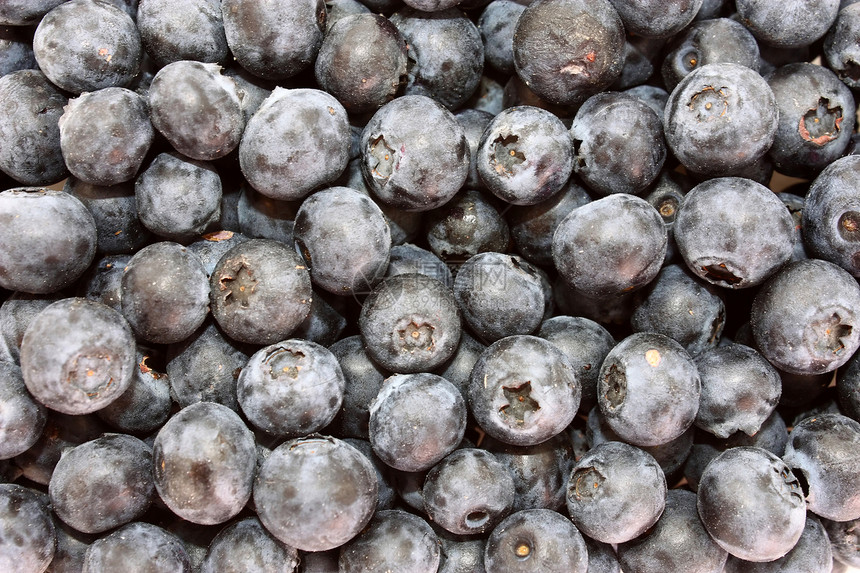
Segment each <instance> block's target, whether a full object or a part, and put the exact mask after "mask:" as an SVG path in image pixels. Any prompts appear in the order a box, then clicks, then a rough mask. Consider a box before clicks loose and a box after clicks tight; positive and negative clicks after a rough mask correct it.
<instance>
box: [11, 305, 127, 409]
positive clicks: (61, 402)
mask: <svg viewBox="0 0 860 573" xmlns="http://www.w3.org/2000/svg"><path fill="white" fill-rule="evenodd" d="M135 364H136V363H135V345H134V337H133V336H132V333H131V329H130V328H129V325H128V323H127V322H126V321H125V319H123V318H122V315H121V314H119V313H118V312H117V311H115V310H113V309H112V308H110V307H108V306H105V305H103V304H101V303H98V302H94V301H90V300H86V299H82V298H68V299H63V300H60V301H57V302H55V303H53V304H52V305H50V306H49V307H47V308H46V309H45V310H43V311H42V312H41V313H39V314H38V315H37V316H36V318H34V319H33V321H32V322H31V323H30V326H29V327H27V331H26V333H25V334H24V340H23V341H22V343H21V371H22V373H23V374H24V383H25V384H26V385H27V389H28V390H29V391H30V393H31V394H32V395H33V396H34V397H35V398H36V399H37V400H38V401H39V402H41V403H42V404H44V405H45V406H47V407H49V408H51V409H52V410H57V411H59V412H63V413H65V414H88V413H90V412H95V411H96V410H99V409H101V408H103V407H105V406H107V405H108V404H109V403H111V402H112V401H113V400H115V399H116V398H118V397H119V396H120V395H121V394H122V393H123V392H124V391H125V390H126V388H128V386H129V384H131V380H132V376H133V373H134V372H133V371H134V367H135Z"/></svg>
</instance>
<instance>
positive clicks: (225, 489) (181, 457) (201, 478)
mask: <svg viewBox="0 0 860 573" xmlns="http://www.w3.org/2000/svg"><path fill="white" fill-rule="evenodd" d="M256 457H257V453H256V450H255V448H254V435H253V434H252V433H251V431H250V430H249V429H248V428H247V427H246V426H245V423H244V422H243V421H242V419H241V418H239V415H238V414H236V413H235V412H234V411H233V410H230V409H229V408H227V407H226V406H222V405H221V404H216V403H214V402H198V403H197V404H192V405H191V406H188V407H187V408H183V409H182V410H180V411H179V412H177V413H176V414H174V415H173V416H172V417H171V418H170V419H169V420H168V421H167V423H165V424H164V426H162V427H161V429H160V430H159V431H158V434H157V436H156V438H155V443H154V444H153V447H152V461H153V468H154V469H153V475H154V477H155V487H156V489H157V490H158V495H159V496H160V497H161V499H162V500H163V501H164V503H165V504H166V505H167V507H169V508H170V510H171V511H173V512H174V513H175V514H176V515H178V516H180V517H181V518H183V519H185V520H188V521H190V522H192V523H199V524H202V525H212V524H216V523H224V522H225V521H227V520H228V519H230V518H231V517H234V516H235V515H236V514H238V513H239V512H240V511H241V510H242V508H243V507H244V506H245V503H246V502H247V501H248V499H249V498H250V496H251V488H252V485H253V481H254V472H255V469H256V468H255V463H254V462H255V460H256Z"/></svg>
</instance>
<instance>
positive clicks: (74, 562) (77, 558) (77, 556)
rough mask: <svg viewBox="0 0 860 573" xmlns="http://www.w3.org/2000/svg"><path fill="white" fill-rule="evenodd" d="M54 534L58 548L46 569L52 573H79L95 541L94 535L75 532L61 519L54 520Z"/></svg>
mask: <svg viewBox="0 0 860 573" xmlns="http://www.w3.org/2000/svg"><path fill="white" fill-rule="evenodd" d="M54 532H55V533H56V534H57V548H56V551H54V558H53V559H52V560H51V565H50V566H49V567H48V569H46V571H49V572H50V573H72V572H75V573H77V572H78V571H81V570H82V569H83V567H84V558H85V557H86V554H87V549H88V548H89V546H90V544H92V542H93V541H95V537H96V536H94V535H89V534H86V533H81V532H79V531H75V530H74V529H73V528H72V527H70V526H68V525H66V524H65V523H63V522H62V521H61V520H59V519H56V518H55V519H54Z"/></svg>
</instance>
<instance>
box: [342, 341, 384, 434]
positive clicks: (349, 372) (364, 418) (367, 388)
mask: <svg viewBox="0 0 860 573" xmlns="http://www.w3.org/2000/svg"><path fill="white" fill-rule="evenodd" d="M329 350H330V351H331V352H332V354H334V356H335V358H337V360H338V363H339V364H340V367H341V371H342V372H343V375H344V378H345V379H346V387H345V389H344V394H343V407H342V408H341V411H340V413H339V414H338V418H337V419H336V420H335V427H337V428H339V433H338V434H337V435H339V436H345V437H347V438H360V439H362V440H367V439H368V438H369V430H368V424H369V423H370V402H371V401H372V400H373V399H374V398H375V397H376V395H377V393H378V392H379V389H380V388H382V384H383V382H384V381H385V378H386V377H388V372H386V371H385V370H383V369H382V367H381V366H379V365H378V364H376V363H375V362H373V361H372V360H371V359H370V357H369V356H368V355H367V352H366V351H365V350H364V343H363V342H362V340H361V336H359V335H354V336H348V337H346V338H342V339H340V340H338V341H337V342H335V343H334V344H332V345H331V346H330V347H329Z"/></svg>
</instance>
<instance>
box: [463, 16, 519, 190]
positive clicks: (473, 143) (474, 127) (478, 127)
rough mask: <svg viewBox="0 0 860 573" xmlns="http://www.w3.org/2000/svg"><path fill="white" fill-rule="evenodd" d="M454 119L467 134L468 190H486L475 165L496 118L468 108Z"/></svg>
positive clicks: (488, 113)
mask: <svg viewBox="0 0 860 573" xmlns="http://www.w3.org/2000/svg"><path fill="white" fill-rule="evenodd" d="M505 1H506V2H507V1H509V0H505ZM511 3H512V2H511ZM454 117H455V118H457V121H458V122H459V123H460V125H461V126H463V131H465V133H466V142H467V143H468V144H469V175H468V176H467V177H466V183H465V186H466V188H467V189H484V182H483V181H481V177H480V176H479V175H478V166H477V165H476V164H475V160H476V158H477V152H478V145H479V144H480V143H481V136H482V135H483V134H484V129H486V128H487V125H489V123H490V122H491V121H492V120H493V117H495V116H494V115H493V114H491V113H490V112H488V111H482V110H479V109H474V108H471V107H467V108H465V109H462V110H460V111H458V112H457V113H455V114H454Z"/></svg>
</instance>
